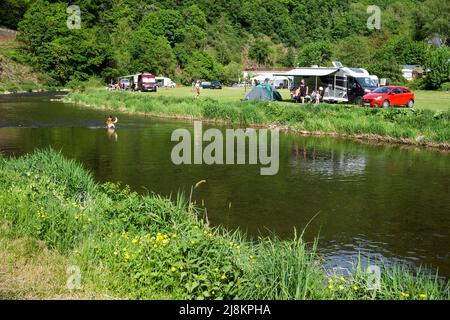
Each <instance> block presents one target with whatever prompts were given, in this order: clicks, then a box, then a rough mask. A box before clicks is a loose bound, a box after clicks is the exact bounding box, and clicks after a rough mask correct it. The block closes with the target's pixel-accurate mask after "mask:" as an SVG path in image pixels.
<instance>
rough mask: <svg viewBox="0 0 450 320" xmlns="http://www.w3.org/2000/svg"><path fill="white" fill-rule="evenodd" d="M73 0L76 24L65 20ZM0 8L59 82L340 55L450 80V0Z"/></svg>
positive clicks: (213, 72) (9, 3) (110, 1)
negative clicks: (376, 20)
mask: <svg viewBox="0 0 450 320" xmlns="http://www.w3.org/2000/svg"><path fill="white" fill-rule="evenodd" d="M74 4H75V5H79V7H80V9H81V14H80V19H81V23H80V28H79V29H71V28H68V26H67V20H68V18H70V17H71V15H72V14H71V13H68V12H67V8H68V6H69V5H74ZM369 5H377V6H379V7H380V9H381V20H380V22H381V25H380V29H376V28H368V27H367V20H368V18H369V17H371V15H372V12H369V13H368V11H367V10H368V6H369ZM0 10H1V12H2V14H1V15H0V25H4V26H6V27H9V28H13V29H17V30H18V31H19V34H18V37H17V41H18V42H19V46H20V48H19V49H18V53H16V54H15V59H18V60H21V61H22V62H23V61H25V62H27V63H28V64H30V65H32V66H34V67H35V68H36V69H38V70H41V71H44V72H46V73H48V74H49V75H50V77H51V78H52V79H54V81H55V83H57V84H66V83H67V82H69V81H77V80H85V79H87V78H89V77H90V76H93V75H95V76H100V77H102V78H104V79H105V80H107V79H109V78H111V77H115V76H118V75H124V74H130V73H135V72H139V71H144V70H145V71H149V72H152V73H155V74H157V75H165V76H170V77H172V78H174V79H176V80H177V81H181V82H183V83H191V81H192V80H193V79H197V78H204V79H213V78H218V79H220V80H222V81H223V82H225V83H234V82H236V81H237V80H238V77H239V74H240V72H241V70H242V69H243V68H247V67H262V66H264V67H274V66H283V67H294V66H297V65H300V66H308V65H311V64H319V65H322V66H326V65H329V64H330V61H332V60H334V59H337V60H340V61H342V62H343V63H344V64H346V65H350V66H358V67H365V68H367V69H368V70H369V71H370V72H371V73H375V74H377V75H378V76H379V77H388V78H391V79H393V80H397V81H398V80H400V79H401V73H400V68H399V66H400V65H402V64H420V65H423V66H425V68H426V69H429V70H430V74H429V76H427V77H426V79H425V81H424V83H423V86H424V87H426V88H429V89H437V88H439V87H440V86H441V85H442V84H443V83H445V82H448V81H450V80H449V73H450V72H449V70H450V65H449V63H448V59H449V57H450V54H449V50H448V47H447V46H446V45H447V44H448V42H449V40H448V34H449V23H448V21H449V17H450V2H449V1H442V0H426V1H419V0H394V1H391V0H370V1H352V0H314V1H311V0H310V1H307V0H215V1H212V0H196V1H193V0H78V1H72V0H71V1H48V0H3V1H2V2H1V4H0ZM72 18H73V16H72ZM433 39H435V40H436V39H441V40H442V45H436V43H435V44H434V45H433V44H432V45H430V43H432V42H433V41H430V40H433ZM434 42H438V41H434ZM439 46H441V48H438V47H439Z"/></svg>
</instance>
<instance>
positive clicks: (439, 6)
mask: <svg viewBox="0 0 450 320" xmlns="http://www.w3.org/2000/svg"><path fill="white" fill-rule="evenodd" d="M449 12H450V3H449V2H448V1H441V0H426V1H425V2H423V3H421V4H419V6H418V8H417V22H416V23H417V26H416V32H417V35H418V37H419V38H421V39H427V38H431V37H433V36H439V37H441V38H442V40H443V43H444V44H446V43H447V41H448V35H449V34H450V25H449V23H448V14H449Z"/></svg>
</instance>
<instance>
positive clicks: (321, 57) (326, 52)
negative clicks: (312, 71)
mask: <svg viewBox="0 0 450 320" xmlns="http://www.w3.org/2000/svg"><path fill="white" fill-rule="evenodd" d="M332 54H333V47H332V45H331V43H329V42H328V41H317V42H313V43H310V44H307V45H305V46H304V47H303V48H302V49H301V50H300V53H299V56H298V64H299V65H300V66H309V65H313V64H317V65H319V66H324V65H325V64H326V63H327V62H329V61H330V59H331V56H332Z"/></svg>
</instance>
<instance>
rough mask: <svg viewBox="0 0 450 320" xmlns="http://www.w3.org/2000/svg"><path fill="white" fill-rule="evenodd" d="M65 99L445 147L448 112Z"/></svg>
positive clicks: (95, 92) (95, 95)
mask: <svg viewBox="0 0 450 320" xmlns="http://www.w3.org/2000/svg"><path fill="white" fill-rule="evenodd" d="M68 99H69V100H70V101H73V102H76V103H80V104H83V105H88V106H90V107H94V108H108V109H112V110H114V111H115V112H119V111H123V112H131V113H145V114H148V115H153V116H162V117H173V118H187V119H202V120H208V121H220V122H227V123H231V124H233V125H240V126H252V125H253V126H273V125H276V126H279V127H280V128H284V129H291V130H296V131H299V132H302V133H313V134H331V135H339V136H347V137H356V138H361V139H368V140H378V141H387V142H398V143H404V144H412V145H427V146H437V147H440V148H444V149H449V148H450V130H449V129H448V128H449V127H450V111H446V112H443V111H431V110H409V109H404V108H389V109H378V108H370V109H369V108H362V107H359V106H346V105H326V104H323V105H320V106H313V105H306V106H303V105H299V104H291V103H269V102H241V101H234V100H231V99H229V100H225V101H222V100H216V99H213V98H204V97H203V98H199V99H195V98H189V97H173V96H164V95H152V94H145V93H130V92H111V91H105V90H101V89H88V90H86V91H85V92H82V93H77V92H72V93H70V94H69V95H68Z"/></svg>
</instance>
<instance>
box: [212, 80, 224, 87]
mask: <svg viewBox="0 0 450 320" xmlns="http://www.w3.org/2000/svg"><path fill="white" fill-rule="evenodd" d="M209 88H210V89H222V84H221V83H220V81H218V80H215V81H212V82H211V86H210V87H209Z"/></svg>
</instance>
